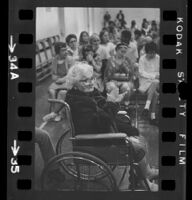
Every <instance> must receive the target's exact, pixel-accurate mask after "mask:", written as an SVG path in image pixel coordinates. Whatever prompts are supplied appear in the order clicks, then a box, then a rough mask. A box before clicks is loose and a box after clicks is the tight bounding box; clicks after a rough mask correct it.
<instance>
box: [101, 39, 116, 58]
mask: <svg viewBox="0 0 192 200" xmlns="http://www.w3.org/2000/svg"><path fill="white" fill-rule="evenodd" d="M101 46H102V47H103V48H104V49H105V50H106V52H107V56H108V57H111V56H113V55H114V53H115V45H114V44H113V43H112V42H108V43H107V44H101Z"/></svg>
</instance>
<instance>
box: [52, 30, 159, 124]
mask: <svg viewBox="0 0 192 200" xmlns="http://www.w3.org/2000/svg"><path fill="white" fill-rule="evenodd" d="M136 33H137V31H136ZM135 36H137V35H135ZM131 38H132V35H131V32H130V31H128V30H124V31H122V33H121V38H120V43H118V44H114V43H112V42H111V41H110V40H109V33H108V31H106V30H104V31H101V33H100V35H97V34H93V35H92V36H90V37H89V35H88V33H86V32H82V33H81V35H80V39H79V45H77V37H76V35H74V34H70V35H68V36H67V37H66V43H63V42H59V43H56V44H55V52H56V57H55V59H54V61H53V64H52V78H53V81H54V82H53V83H52V84H51V85H50V87H49V94H50V98H58V99H62V100H65V96H66V92H67V89H70V88H67V84H66V75H67V73H68V70H69V69H70V68H71V67H72V66H73V65H74V64H75V63H77V62H86V63H88V64H89V65H91V66H93V68H94V76H95V88H96V89H97V90H98V91H100V92H101V93H103V94H104V95H105V96H107V95H110V94H113V95H116V96H118V95H119V94H120V95H121V98H122V102H121V103H123V104H124V105H125V106H128V105H129V103H130V102H129V99H130V97H131V95H132V94H133V91H134V89H135V88H137V89H138V90H139V91H141V92H142V93H146V94H147V101H146V104H145V107H144V111H143V115H145V116H149V110H150V109H151V113H150V116H149V118H150V120H151V123H153V124H154V123H156V122H157V120H156V114H155V112H156V104H157V101H158V90H159V55H158V54H157V44H156V43H155V42H154V41H153V40H152V38H150V37H146V38H145V42H143V44H142V45H143V46H142V48H140V46H139V45H140V43H139V45H136V41H134V42H132V41H131ZM138 49H139V51H138ZM55 120H56V121H57V120H60V116H57V117H56V119H55Z"/></svg>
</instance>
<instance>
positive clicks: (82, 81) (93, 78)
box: [79, 77, 95, 84]
mask: <svg viewBox="0 0 192 200" xmlns="http://www.w3.org/2000/svg"><path fill="white" fill-rule="evenodd" d="M93 81H95V77H92V78H87V79H84V80H80V81H79V82H80V83H83V84H85V83H91V82H93Z"/></svg>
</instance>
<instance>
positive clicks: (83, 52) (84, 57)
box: [82, 45, 94, 60]
mask: <svg viewBox="0 0 192 200" xmlns="http://www.w3.org/2000/svg"><path fill="white" fill-rule="evenodd" d="M90 51H91V52H93V53H94V51H93V48H92V46H91V45H87V46H84V47H83V48H82V57H83V60H85V59H86V56H87V53H88V52H90Z"/></svg>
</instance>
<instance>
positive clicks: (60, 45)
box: [54, 42, 67, 55]
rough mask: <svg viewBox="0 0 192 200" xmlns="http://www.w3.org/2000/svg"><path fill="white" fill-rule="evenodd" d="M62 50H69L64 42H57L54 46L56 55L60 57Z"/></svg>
mask: <svg viewBox="0 0 192 200" xmlns="http://www.w3.org/2000/svg"><path fill="white" fill-rule="evenodd" d="M62 48H66V49H67V45H66V43H64V42H56V43H55V45H54V49H55V53H56V55H58V54H59V53H60V50H61V49H62Z"/></svg>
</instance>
